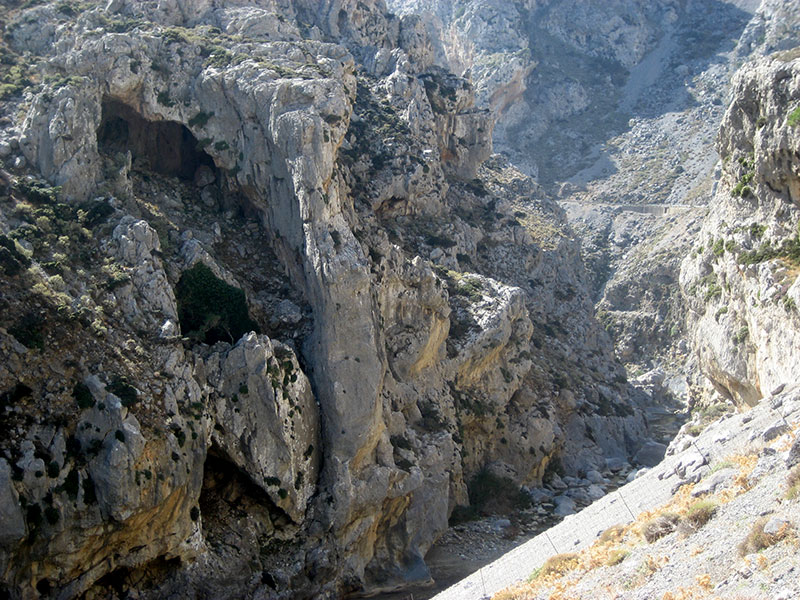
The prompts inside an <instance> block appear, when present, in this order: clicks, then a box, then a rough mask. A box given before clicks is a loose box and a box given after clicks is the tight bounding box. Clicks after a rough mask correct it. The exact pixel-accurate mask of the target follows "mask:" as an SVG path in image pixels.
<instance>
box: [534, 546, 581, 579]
mask: <svg viewBox="0 0 800 600" xmlns="http://www.w3.org/2000/svg"><path fill="white" fill-rule="evenodd" d="M579 566H580V555H579V554H576V553H574V552H566V553H563V554H556V555H555V556H551V557H550V558H548V559H547V560H546V561H545V563H544V564H543V565H542V566H541V567H539V568H538V569H536V570H535V571H534V572H533V573H531V575H530V577H529V578H528V581H535V580H537V579H540V578H541V579H542V580H544V581H547V580H550V581H552V580H554V579H559V578H561V577H563V576H564V575H565V574H566V573H568V572H569V571H573V570H575V569H577V568H578V567H579Z"/></svg>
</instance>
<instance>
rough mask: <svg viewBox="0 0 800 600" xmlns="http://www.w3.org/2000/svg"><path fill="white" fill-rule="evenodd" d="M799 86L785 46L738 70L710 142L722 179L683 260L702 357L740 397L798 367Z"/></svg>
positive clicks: (753, 397) (747, 400) (797, 68)
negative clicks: (715, 143) (713, 143)
mask: <svg viewBox="0 0 800 600" xmlns="http://www.w3.org/2000/svg"><path fill="white" fill-rule="evenodd" d="M798 86H800V61H798V60H797V58H793V54H792V53H778V54H776V55H775V56H773V57H771V58H769V59H762V60H760V61H758V62H755V63H753V64H752V65H748V66H746V67H744V68H743V69H742V71H741V72H740V73H739V75H738V76H737V78H736V81H735V82H734V88H733V101H732V103H731V105H730V107H729V108H728V110H727V112H726V114H725V119H724V121H723V124H722V128H721V131H720V137H719V142H718V146H719V152H720V155H721V156H722V157H723V162H722V165H723V166H722V177H721V180H720V185H719V187H718V189H717V192H716V194H715V196H714V199H713V201H712V205H711V209H710V211H709V214H708V216H707V217H706V219H705V221H704V223H703V227H702V229H701V231H700V235H699V239H698V240H697V241H696V242H695V245H694V248H693V251H692V255H691V256H689V257H687V258H686V259H685V260H684V262H683V264H682V268H681V288H682V291H683V293H684V294H685V296H686V299H687V303H688V306H689V308H690V312H689V314H688V322H689V324H690V330H691V331H692V336H691V340H692V344H693V346H694V348H695V350H696V351H697V352H698V354H699V359H700V367H701V368H702V370H703V372H704V373H705V374H706V375H707V377H708V378H709V379H710V380H711V381H712V382H713V383H714V385H715V387H716V388H717V389H718V390H719V391H720V392H721V393H722V394H724V395H725V396H726V397H728V398H730V399H731V400H733V401H734V402H736V403H737V404H739V405H753V404H754V403H756V402H758V401H759V400H760V399H761V398H762V397H763V396H764V395H765V394H769V393H770V392H771V391H772V390H774V389H777V388H778V387H779V386H780V385H783V384H786V383H788V382H791V381H794V379H795V377H796V374H795V373H794V367H793V365H794V364H796V360H797V351H798V321H797V319H798V313H797V309H796V306H797V302H798V298H797V294H798V290H800V286H799V285H798V283H797V266H796V265H797V260H798V258H797V253H796V247H797V242H798V238H797V236H798V232H797V227H798V206H800V187H798V173H799V172H800V171H799V170H798V169H800V167H799V166H798V161H797V151H798V147H799V146H798V144H800V128H799V127H798V123H797V119H796V117H792V114H793V112H792V111H796V107H797V105H798V101H800V87H798Z"/></svg>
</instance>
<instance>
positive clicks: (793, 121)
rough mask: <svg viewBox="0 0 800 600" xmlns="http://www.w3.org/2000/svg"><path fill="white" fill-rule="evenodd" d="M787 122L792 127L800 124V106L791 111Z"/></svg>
mask: <svg viewBox="0 0 800 600" xmlns="http://www.w3.org/2000/svg"><path fill="white" fill-rule="evenodd" d="M786 122H787V123H788V124H789V125H791V126H792V127H798V126H800V106H798V107H797V108H795V109H794V110H793V111H792V112H790V113H789V116H788V117H787V118H786Z"/></svg>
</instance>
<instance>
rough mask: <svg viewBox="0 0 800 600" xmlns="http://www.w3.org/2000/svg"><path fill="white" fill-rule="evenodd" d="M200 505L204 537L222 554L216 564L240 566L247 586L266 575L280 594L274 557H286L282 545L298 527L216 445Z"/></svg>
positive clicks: (266, 581)
mask: <svg viewBox="0 0 800 600" xmlns="http://www.w3.org/2000/svg"><path fill="white" fill-rule="evenodd" d="M198 504H199V515H198V516H202V519H203V521H202V526H203V536H204V537H205V539H206V541H207V542H208V545H209V547H210V548H212V549H213V551H214V554H215V555H216V559H212V561H216V560H219V561H220V562H221V563H224V564H227V565H231V564H235V563H237V562H238V563H239V564H240V566H241V569H240V572H239V575H237V576H241V577H242V581H245V580H247V579H249V578H250V577H251V576H252V575H254V574H258V573H259V571H260V579H261V583H263V584H265V585H267V586H269V587H271V588H272V589H276V588H277V582H276V579H275V576H274V575H273V572H274V571H273V568H274V567H275V565H276V563H275V561H274V560H271V559H270V555H271V554H275V553H277V556H278V557H279V558H280V556H281V555H282V554H284V551H285V548H284V547H283V546H282V543H281V541H280V540H281V539H285V534H289V535H291V534H292V531H293V529H294V528H295V527H296V525H295V523H294V522H293V521H292V520H291V518H290V517H289V515H288V514H286V512H284V511H283V510H282V509H281V508H280V507H278V506H277V505H276V504H275V503H274V502H273V501H272V499H271V498H270V496H269V494H267V492H265V491H264V490H263V489H262V488H261V487H259V486H258V485H256V484H255V483H254V482H253V480H252V479H251V478H250V476H249V475H248V474H247V473H245V472H244V471H243V470H242V469H240V468H239V467H238V466H236V465H235V464H234V463H233V461H232V460H231V459H230V458H229V457H228V455H227V454H226V452H225V451H224V450H222V449H221V448H220V447H219V446H218V445H217V444H216V443H212V444H211V447H210V448H209V449H208V453H207V454H206V462H205V465H204V466H203V487H202V489H201V491H200V498H199V500H198ZM231 549H234V550H235V551H234V552H232V550H231ZM279 562H280V560H278V563H279Z"/></svg>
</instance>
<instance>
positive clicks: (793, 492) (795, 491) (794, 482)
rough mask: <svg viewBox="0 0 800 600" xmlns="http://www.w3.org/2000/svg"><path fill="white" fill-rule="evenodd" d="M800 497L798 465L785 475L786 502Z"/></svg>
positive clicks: (799, 468) (799, 471)
mask: <svg viewBox="0 0 800 600" xmlns="http://www.w3.org/2000/svg"><path fill="white" fill-rule="evenodd" d="M798 496H800V465H797V466H796V467H794V468H793V469H792V470H791V471H789V473H788V474H787V475H786V494H785V498H786V499H787V500H794V499H795V498H797V497H798Z"/></svg>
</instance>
